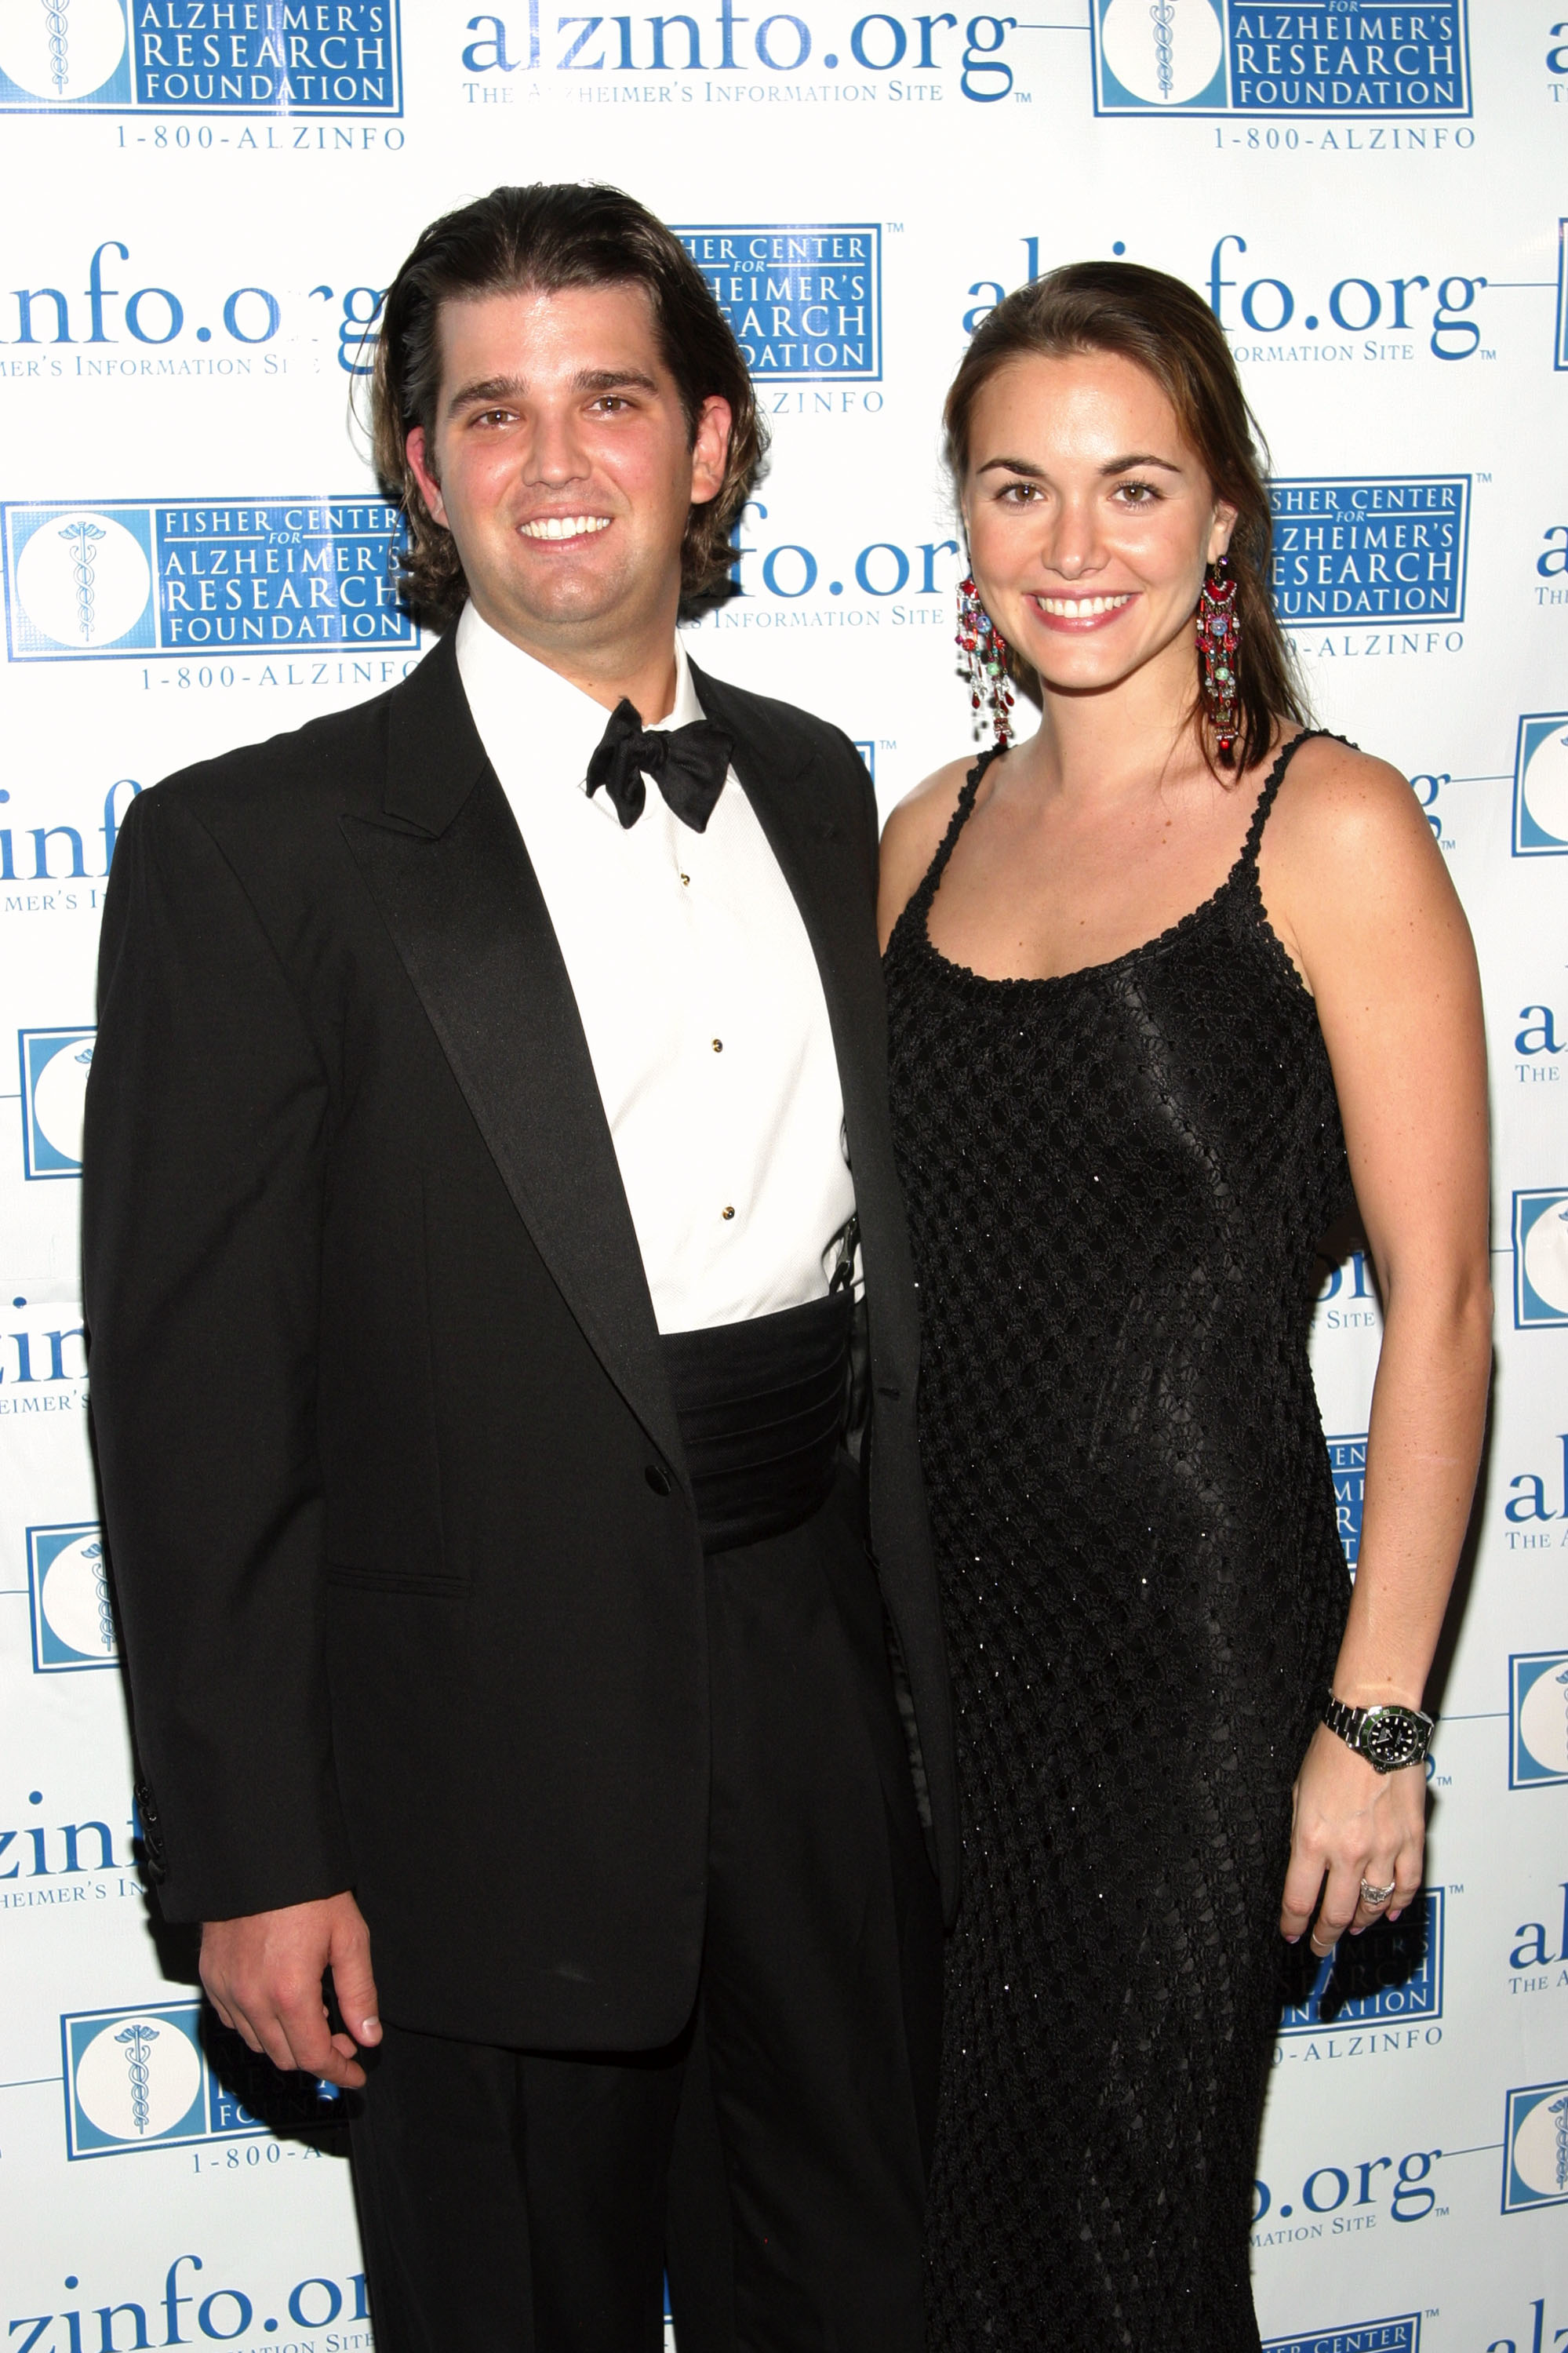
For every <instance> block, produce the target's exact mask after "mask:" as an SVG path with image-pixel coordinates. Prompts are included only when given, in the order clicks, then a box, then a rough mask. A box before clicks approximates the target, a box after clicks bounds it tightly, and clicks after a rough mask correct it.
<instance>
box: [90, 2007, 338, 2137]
mask: <svg viewBox="0 0 1568 2353" xmlns="http://www.w3.org/2000/svg"><path fill="white" fill-rule="evenodd" d="M204 2025H205V2027H206V2031H205V2032H204ZM60 2041H61V2044H62V2048H63V2055H64V2059H65V2094H66V2149H67V2154H68V2155H69V2157H71V2158H84V2157H118V2156H121V2155H122V2154H123V2153H124V2152H125V2151H126V2150H128V2149H133V2148H169V2147H176V2146H178V2145H180V2144H183V2143H185V2142H189V2141H202V2140H233V2139H237V2138H238V2137H241V2136H242V2135H244V2134H248V2133H265V2132H268V2131H270V2130H273V2129H281V2128H283V2127H286V2126H292V2127H293V2128H294V2129H296V2130H299V2129H301V2128H308V2127H309V2126H313V2125H316V2126H321V2125H329V2126H330V2125H333V2124H335V2123H337V2122H338V2121H339V2118H340V2115H341V2111H340V2110H339V2109H338V2107H337V2105H336V2102H337V2094H336V2093H335V2092H334V2089H333V2087H332V2086H331V2084H318V2083H317V2082H316V2080H315V2078H314V2077H313V2076H310V2075H280V2074H279V2073H278V2072H277V2070H276V2069H275V2068H274V2067H272V2066H271V2065H270V2063H268V2062H267V2061H266V2060H265V2059H262V2060H256V2059H255V2058H254V2057H253V2056H252V2054H251V2053H249V2052H247V2051H246V2048H245V2045H244V2044H243V2043H242V2042H240V2040H239V2037H238V2035H237V2034H233V2035H231V2034H228V2033H225V2032H223V2031H222V2030H220V2029H216V2028H215V2027H213V2025H212V2023H211V2021H204V2020H203V2017H202V2006H201V2004H200V2002H199V2001H167V2002H146V2003H143V2005H141V2006H140V2007H139V2008H136V2009H129V2010H78V2011H76V2012H74V2013H72V2014H70V2015H68V2016H66V2017H64V2018H62V2019H61V2020H60ZM231 2045H232V2048H230V2046H231ZM252 2079H253V2082H252ZM253 2084H254V2088H253ZM248 2099H249V2100H255V2102H256V2106H254V2107H253V2106H249V2105H246V2103H247V2100H248ZM262 2106H264V2107H265V2114H259V2113H258V2112H257V2110H258V2108H260V2107H262Z"/></svg>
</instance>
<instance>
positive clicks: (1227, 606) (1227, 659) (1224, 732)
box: [1198, 555, 1241, 768]
mask: <svg viewBox="0 0 1568 2353" xmlns="http://www.w3.org/2000/svg"><path fill="white" fill-rule="evenodd" d="M1229 571H1230V561H1229V558H1228V557H1226V556H1224V555H1222V556H1221V557H1220V560H1219V562H1218V563H1217V564H1211V565H1209V567H1208V569H1207V571H1206V572H1205V573H1204V575H1203V586H1202V589H1201V590H1200V591H1199V595H1198V651H1199V654H1200V655H1201V656H1202V663H1203V702H1204V706H1205V708H1206V710H1207V712H1208V715H1209V724H1210V725H1211V726H1212V727H1213V731H1214V738H1215V741H1216V743H1217V744H1218V746H1219V754H1220V765H1221V766H1222V767H1226V768H1228V767H1229V766H1230V765H1232V763H1233V761H1234V757H1235V748H1236V736H1237V733H1238V732H1239V728H1238V723H1237V715H1236V686H1237V669H1238V663H1237V656H1238V654H1239V653H1240V650H1241V624H1240V622H1239V621H1238V619H1237V617H1236V587H1237V583H1236V581H1235V580H1234V578H1231V577H1229V576H1228V575H1229Z"/></svg>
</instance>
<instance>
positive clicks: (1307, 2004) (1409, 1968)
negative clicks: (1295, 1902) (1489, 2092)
mask: <svg viewBox="0 0 1568 2353" xmlns="http://www.w3.org/2000/svg"><path fill="white" fill-rule="evenodd" d="M1304 1967H1309V1968H1311V1969H1312V1972H1313V1974H1312V1977H1311V1980H1310V1983H1306V1982H1305V1981H1304V1979H1303V1978H1302V1977H1301V1976H1300V1974H1299V1973H1300V1972H1301V1971H1302V1970H1303V1968H1304ZM1285 1968H1286V1969H1287V1986H1286V2000H1285V2003H1284V2006H1283V2008H1282V2010H1281V2012H1280V2019H1279V2027H1278V2032H1279V2033H1280V2035H1281V2036H1287V2035H1296V2034H1325V2033H1330V2032H1332V2033H1340V2032H1344V2033H1351V2032H1352V2031H1356V2030H1358V2029H1369V2028H1374V2027H1380V2026H1393V2025H1399V2026H1402V2027H1404V2026H1412V2025H1417V2024H1419V2025H1422V2026H1425V2025H1426V2024H1427V2023H1429V2022H1430V2021H1434V2020H1436V2019H1439V2018H1441V2017H1442V2015H1443V1890H1442V1889H1441V1888H1440V1887H1429V1888H1428V1889H1427V1890H1426V1892H1425V1894H1424V1895H1423V1897H1422V1899H1421V1901H1420V1903H1419V1904H1413V1905H1411V1907H1410V1909H1409V1911H1408V1912H1406V1913H1404V1914H1403V1915H1401V1917H1400V1918H1399V1919H1397V1920H1385V1921H1383V1923H1382V1925H1381V1926H1378V1927H1375V1928H1369V1929H1368V1930H1367V1932H1366V1934H1365V1935H1364V1936H1354V1937H1345V1938H1342V1939H1341V1941H1340V1944H1338V1945H1337V1946H1336V1947H1335V1948H1334V1950H1333V1951H1332V1952H1331V1953H1329V1954H1327V1955H1325V1957H1324V1958H1323V1959H1322V1961H1321V1962H1319V1960H1318V1959H1317V1957H1316V1955H1310V1956H1308V1957H1307V1958H1306V1960H1305V1962H1304V1961H1303V1957H1302V1956H1301V1954H1300V1953H1299V1952H1298V1949H1297V1948H1296V1947H1291V1949H1290V1952H1289V1955H1288V1957H1287V1961H1286V1963H1285ZM1434 2039H1436V2038H1434Z"/></svg>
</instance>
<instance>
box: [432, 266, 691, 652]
mask: <svg viewBox="0 0 1568 2353" xmlns="http://www.w3.org/2000/svg"><path fill="white" fill-rule="evenodd" d="M438 328H439V333H440V356H441V380H440V399H439V405H438V408H437V415H436V425H435V430H434V432H433V433H432V434H430V435H429V437H427V436H426V434H425V432H424V429H423V428H422V427H416V429H415V430H414V431H413V432H412V433H410V434H409V436H408V459H409V463H410V465H411V466H412V468H413V470H414V473H415V476H416V478H417V480H418V484H419V489H420V491H421V493H422V494H423V497H424V500H425V503H426V505H427V506H428V507H429V511H430V513H431V514H432V515H433V516H434V518H435V520H436V521H437V522H440V523H444V524H445V525H446V527H447V529H448V530H449V531H450V533H451V534H452V537H453V538H454V539H455V540H456V542H457V547H458V554H460V556H461V558H462V565H463V570H464V572H465V573H466V575H467V576H468V584H469V590H470V593H471V596H472V598H473V601H474V604H475V605H476V606H477V607H478V609H479V611H480V614H481V615H482V617H483V618H484V619H485V620H487V621H489V622H490V623H491V624H492V626H493V628H498V629H500V630H502V631H503V634H504V635H506V636H507V637H510V638H513V639H514V641H515V642H516V643H518V644H520V645H522V646H523V647H524V649H527V650H531V651H538V652H541V653H544V654H546V655H549V654H551V653H555V654H557V655H560V654H567V655H568V656H569V655H571V654H573V653H574V652H575V653H578V654H587V653H589V652H591V651H595V650H605V649H615V648H616V647H617V646H618V645H620V644H622V643H624V644H627V645H631V644H633V643H634V642H635V641H636V640H638V639H639V638H642V637H644V636H646V635H648V634H649V633H651V632H659V631H667V630H672V629H673V627H674V619H675V609H676V607H677V605H678V603H679V598H680V574H681V542H682V539H683V535H684V533H685V528H686V519H687V515H688V513H689V512H690V510H691V508H692V506H693V505H694V503H696V504H701V503H702V502H704V501H706V500H708V499H711V498H712V497H713V496H714V495H715V492H716V491H718V489H719V488H720V486H721V484H722V482H723V480H724V466H725V455H726V449H727V447H728V442H729V427H730V411H729V406H728V403H727V402H726V401H724V400H721V399H718V398H716V397H715V398H712V399H709V400H707V401H706V402H705V404H704V406H703V408H702V411H701V414H700V415H699V417H698V418H697V421H696V431H695V435H694V436H693V435H692V434H691V433H690V432H689V431H688V428H687V424H686V418H685V414H684V412H683V408H682V406H681V399H680V395H679V392H678V391H677V389H676V386H675V383H674V379H673V376H672V375H670V372H669V370H668V368H667V367H666V366H665V364H664V362H663V360H662V357H661V355H660V352H659V346H658V338H657V335H656V333H655V332H654V324H653V312H652V304H651V302H650V300H649V297H648V294H647V292H646V291H645V290H644V289H643V288H642V287H641V286H640V285H624V286H585V287H572V288H567V289H566V290H563V291H562V292H560V293H556V294H546V293H541V292H538V291H536V290H526V291H524V292H521V293H511V294H485V295H481V296H479V297H477V298H476V299H474V300H473V301H448V302H445V303H443V304H442V306H441V311H440V320H439V322H438Z"/></svg>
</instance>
